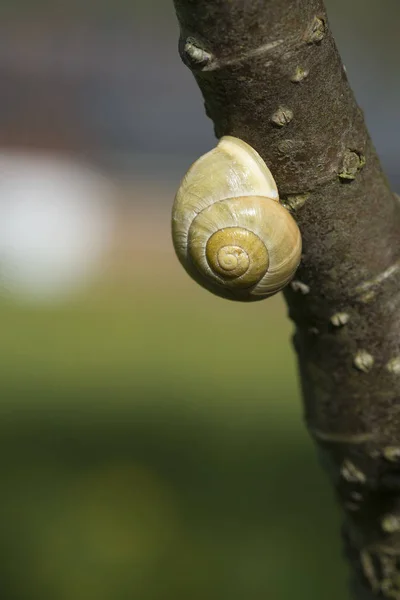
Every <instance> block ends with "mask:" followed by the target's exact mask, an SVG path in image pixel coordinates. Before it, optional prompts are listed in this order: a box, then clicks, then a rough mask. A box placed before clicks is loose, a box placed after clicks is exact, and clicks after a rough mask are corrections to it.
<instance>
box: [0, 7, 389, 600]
mask: <svg viewBox="0 0 400 600" xmlns="http://www.w3.org/2000/svg"><path fill="white" fill-rule="evenodd" d="M327 4H328V9H329V13H330V18H331V24H332V27H333V29H334V32H335V35H336V38H337V42H338V44H339V48H340V50H341V53H342V56H343V58H344V62H345V64H346V67H347V71H348V75H349V78H350V81H351V83H352V84H353V87H354V89H355V92H356V95H357V98H358V100H359V103H360V104H361V106H362V108H363V109H364V111H365V115H366V119H367V122H368V124H369V127H370V130H371V134H372V136H373V139H374V141H375V144H376V146H377V149H378V152H379V154H380V156H381V158H382V161H383V164H384V166H385V169H386V171H387V173H388V175H389V178H390V179H391V182H392V183H393V185H394V187H395V188H397V190H399V189H400V175H399V169H398V155H399V148H400V145H399V139H400V119H399V113H398V107H399V105H400V80H399V77H398V64H397V63H398V56H399V51H400V41H399V36H398V29H399V21H400V6H399V4H398V0H385V3H384V7H383V5H382V3H378V2H373V1H372V0H369V1H366V0H353V2H352V3H351V4H349V3H347V1H345V0H330V1H329V2H327ZM0 14H1V20H0V23H1V24H0V77H1V81H2V85H1V88H0V292H1V294H0V320H1V336H0V411H1V418H0V429H1V432H0V448H1V457H2V474H3V481H2V493H1V496H2V501H1V506H2V510H1V511H0V528H1V531H2V535H1V539H0V553H1V564H0V595H1V598H4V599H5V600H33V599H36V598H37V599H40V600H54V599H57V600H58V599H60V600H128V599H129V600H132V599H138V600H165V599H166V598H173V599H174V600H180V599H182V600H183V599H185V600H186V599H187V598H191V599H193V600H205V599H206V598H207V600H208V599H210V600H213V599H215V600H217V599H218V600H221V599H224V598H227V599H228V598H229V599H230V600H236V599H237V600H239V599H240V600H243V599H244V598H246V600H259V598H261V597H263V598H267V597H271V598H274V599H275V600H286V599H287V598H291V597H293V596H294V595H296V598H298V599H299V600H300V599H302V598H304V599H306V598H307V599H308V598H324V600H330V599H331V600H336V599H337V598H339V597H340V598H343V597H346V593H347V592H346V578H347V571H346V567H345V565H344V563H343V560H342V558H341V548H340V539H339V526H340V516H339V514H338V511H337V509H336V506H335V502H334V498H333V494H332V492H331V489H330V486H329V483H328V481H327V480H326V477H325V475H324V473H323V471H322V470H321V468H320V466H319V464H318V460H317V455H316V453H315V451H314V448H313V446H312V443H311V441H310V440H309V438H308V436H307V433H306V432H305V429H304V427H303V424H302V411H301V400H300V393H299V389H298V379H297V372H296V363H295V356H294V353H293V350H292V347H291V343H290V337H291V333H292V326H291V324H290V323H289V321H288V319H287V317H286V309H285V307H284V304H283V301H282V299H281V297H280V296H277V297H274V298H273V299H271V300H269V301H267V302H264V303H256V304H255V305H249V306H247V305H246V306H244V305H243V306H242V305H235V304H233V303H229V302H225V301H223V300H221V299H219V298H216V297H215V298H214V297H212V296H210V295H208V294H207V292H205V291H203V290H201V289H200V288H198V287H197V286H196V284H194V283H193V282H191V281H190V280H189V278H188V277H187V275H186V274H185V273H184V272H183V271H182V269H181V267H180V266H179V265H178V263H177V260H176V259H175V257H174V254H173V250H172V244H171V240H170V231H169V214H170V208H171V204H172V201H173V197H174V193H175V190H176V188H177V186H178V183H179V180H180V178H181V177H182V175H183V174H184V172H185V170H186V169H187V167H188V166H189V164H190V163H191V162H192V161H193V160H194V159H195V158H196V157H197V156H199V155H200V154H201V153H203V152H205V151H207V150H208V149H210V148H211V147H212V145H213V144H214V139H213V134H212V125H211V123H210V122H209V121H208V120H207V118H206V117H205V115H204V111H203V105H202V99H201V96H200V93H199V91H198V89H197V87H196V85H195V82H194V80H193V78H192V76H191V74H190V73H189V71H188V70H187V69H186V68H185V67H184V66H183V65H182V64H181V62H180V60H179V57H178V53H177V39H178V28H177V24H176V21H175V15H174V11H173V6H172V1H171V2H165V1H161V0H160V1H158V2H156V1H155V0H153V1H150V2H141V1H138V0H135V1H134V2H126V1H123V0H114V2H110V1H107V0H103V1H102V2H100V1H98V2H96V4H94V3H90V2H89V3H85V6H84V7H82V5H81V3H80V2H78V1H77V0H75V2H72V1H71V2H69V3H68V6H67V7H66V6H65V3H64V2H60V1H59V2H52V3H50V2H45V0H42V1H41V2H39V1H35V2H32V1H31V2H27V1H26V2H23V1H22V0H19V1H16V2H15V1H14V2H6V1H5V0H3V2H2V5H1V12H0Z"/></svg>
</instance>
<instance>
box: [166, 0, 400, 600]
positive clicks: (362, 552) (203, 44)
mask: <svg viewBox="0 0 400 600" xmlns="http://www.w3.org/2000/svg"><path fill="white" fill-rule="evenodd" d="M175 7H176V12H177V16H178V19H179V23H180V28H181V38H180V54H181V57H182V59H183V61H184V62H185V64H186V65H188V66H189V67H190V68H191V70H192V71H193V74H194V76H195V77H196V80H197V82H198V85H199V87H200V89H201V91H202V93H203V96H204V100H205V108H206V112H207V115H208V116H209V117H210V118H211V119H212V121H213V122H214V126H215V133H216V135H217V137H221V136H222V135H227V134H229V135H234V136H237V137H239V138H241V139H243V140H245V141H246V142H248V143H249V144H251V145H252V146H253V147H254V148H255V149H256V150H257V151H258V152H259V153H260V155H261V156H262V157H263V158H264V160H265V161H266V163H267V164H268V166H269V167H270V169H271V171H272V173H273V174H274V177H275V179H276V181H277V183H278V187H279V190H280V196H281V199H282V201H283V202H284V203H285V205H286V206H287V207H288V208H289V209H290V210H291V212H292V214H293V215H294V217H295V218H296V220H297V222H298V224H299V227H300V230H301V233H302V238H303V257H302V262H301V265H300V268H299V270H298V272H297V274H296V280H295V281H294V282H292V284H291V285H290V286H289V287H288V288H287V289H286V291H285V297H286V300H287V303H288V306H289V314H290V317H291V318H292V319H293V321H294V323H295V325H296V334H295V338H294V343H295V347H296V350H297V354H298V359H299V366H300V374H301V381H302V389H303V396H304V406H305V420H306V423H307V426H308V428H309V431H310V433H311V435H312V436H313V438H314V440H315V441H316V443H317V446H318V448H319V451H320V453H321V456H322V458H323V461H324V464H325V465H326V467H327V468H328V470H329V473H330V476H331V478H332V481H333V483H334V485H335V488H336V491H337V495H338V497H339V500H340V502H341V505H342V507H343V510H344V515H345V517H344V540H345V545H346V551H347V555H348V557H349V560H350V562H351V565H352V571H353V590H354V597H355V598H357V600H367V599H368V600H372V598H394V599H400V202H399V200H398V198H397V197H396V196H395V195H394V194H393V193H392V192H391V190H390V188H389V185H388V183H387V181H386V178H385V176H384V174H383V172H382V170H381V167H380V164H379V160H378V158H377V155H376V152H375V150H374V148H373V145H372V143H371V140H370V138H369V136H368V132H367V130H366V127H365V124H364V119H363V114H362V111H361V110H360V108H359V107H358V106H357V104H356V101H355V99H354V96H353V93H352V91H351V89H350V87H349V84H348V80H347V77H346V73H345V70H344V67H343V65H342V62H341V60H340V57H339V54H338V52H337V49H336V46H335V42H334V40H333V37H332V34H331V32H330V29H329V24H328V20H327V15H326V11H325V8H324V5H323V2H322V1H321V0H302V1H301V2H300V1H299V0H246V1H244V0H229V1H227V0H175Z"/></svg>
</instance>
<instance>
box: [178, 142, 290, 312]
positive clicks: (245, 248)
mask: <svg viewBox="0 0 400 600" xmlns="http://www.w3.org/2000/svg"><path fill="white" fill-rule="evenodd" d="M172 234H173V241H174V247H175V250H176V253H177V255H178V258H179V259H180V261H181V263H182V264H183V266H184V267H185V269H186V271H187V272H188V273H189V275H191V277H192V278H193V279H195V280H196V281H197V282H198V283H200V284H201V285H202V286H203V287H205V288H207V289H208V290H210V291H211V292H213V293H214V294H217V295H219V296H223V297H225V298H229V299H236V300H243V301H250V300H259V299H261V298H263V297H266V296H271V295H272V294H275V293H276V292H278V291H279V290H280V289H282V288H283V287H284V286H285V285H286V284H287V283H288V282H289V281H290V279H291V278H292V277H293V274H294V272H295V270H296V268H297V266H298V264H299V262H300V256H301V236H300V232H299V229H298V227H297V224H296V222H295V221H294V219H293V218H292V217H291V215H290V214H289V212H288V211H287V210H286V209H285V208H284V207H283V206H281V205H280V204H279V201H278V192H277V188H276V184H275V181H274V179H273V177H272V175H271V173H270V171H269V169H268V167H267V166H266V165H265V163H264V162H263V161H262V159H261V157H260V156H259V155H258V154H257V153H256V151H255V150H253V148H251V147H250V146H248V144H245V142H242V141H241V140H237V139H236V138H230V137H226V138H222V140H221V141H220V143H219V144H218V146H217V147H216V148H215V149H214V150H212V151H211V152H209V153H207V154H206V155H204V156H203V157H201V158H200V159H199V160H198V161H196V162H195V163H194V165H192V167H191V168H190V169H189V171H188V173H187V175H186V177H185V178H184V180H183V181H182V184H181V186H180V188H179V190H178V193H177V196H176V198H175V203H174V207H173V215H172Z"/></svg>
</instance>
